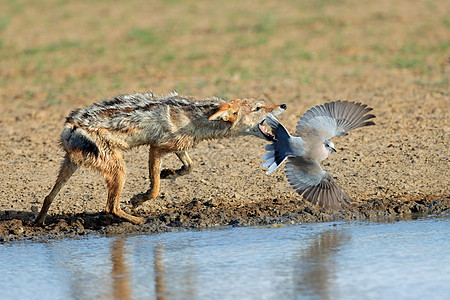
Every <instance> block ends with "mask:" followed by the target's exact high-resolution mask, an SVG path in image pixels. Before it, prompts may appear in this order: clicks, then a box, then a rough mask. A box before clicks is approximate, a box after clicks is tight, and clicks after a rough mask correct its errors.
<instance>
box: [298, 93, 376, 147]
mask: <svg viewBox="0 0 450 300" xmlns="http://www.w3.org/2000/svg"><path fill="white" fill-rule="evenodd" d="M371 110H372V108H370V107H367V105H366V104H361V103H357V102H349V101H341V100H338V101H333V102H328V103H325V104H321V105H317V106H314V107H313V108H311V109H309V110H308V111H307V112H306V113H305V114H304V115H303V116H302V117H301V118H300V120H299V121H298V123H297V127H296V133H297V135H298V136H300V137H302V136H303V135H305V134H309V133H311V131H312V132H314V133H315V134H318V135H321V136H322V137H323V138H324V139H330V138H332V137H335V136H344V135H347V133H346V132H347V131H349V130H352V129H355V128H359V127H363V126H369V125H375V123H374V122H372V121H371V120H370V119H372V118H375V116H374V115H372V114H367V113H368V112H370V111H371Z"/></svg>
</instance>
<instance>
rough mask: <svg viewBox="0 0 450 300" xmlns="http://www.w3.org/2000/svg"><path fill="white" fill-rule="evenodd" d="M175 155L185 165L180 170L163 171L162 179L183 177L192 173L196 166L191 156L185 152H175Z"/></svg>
mask: <svg viewBox="0 0 450 300" xmlns="http://www.w3.org/2000/svg"><path fill="white" fill-rule="evenodd" d="M175 154H176V155H177V156H178V158H179V159H180V160H181V162H182V163H183V165H182V166H181V168H179V169H178V170H174V169H163V170H162V171H161V178H163V179H170V178H175V177H178V176H183V175H186V174H189V173H191V172H192V167H193V166H194V163H193V162H192V159H191V158H190V157H189V154H188V153H187V152H186V151H185V150H183V151H177V152H175Z"/></svg>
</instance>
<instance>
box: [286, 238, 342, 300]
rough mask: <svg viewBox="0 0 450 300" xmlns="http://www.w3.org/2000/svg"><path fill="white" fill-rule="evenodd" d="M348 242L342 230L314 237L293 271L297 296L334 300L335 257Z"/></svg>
mask: <svg viewBox="0 0 450 300" xmlns="http://www.w3.org/2000/svg"><path fill="white" fill-rule="evenodd" d="M349 240H350V235H348V234H347V233H345V231H342V230H327V231H324V232H322V233H319V234H318V235H317V236H316V237H315V239H314V240H313V242H312V243H311V245H310V246H309V247H308V248H307V249H306V250H305V251H304V252H303V253H301V255H300V257H299V261H297V265H296V267H295V268H296V270H294V278H296V280H295V281H296V282H295V285H296V286H295V289H296V294H297V295H303V296H318V297H320V298H321V299H331V298H335V297H334V295H333V292H334V289H335V287H334V286H333V279H334V277H335V275H336V260H335V256H336V254H337V253H338V252H339V250H340V248H341V247H342V245H343V244H345V243H347V242H348V241H349Z"/></svg>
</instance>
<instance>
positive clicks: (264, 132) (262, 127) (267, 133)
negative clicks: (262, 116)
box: [258, 121, 275, 141]
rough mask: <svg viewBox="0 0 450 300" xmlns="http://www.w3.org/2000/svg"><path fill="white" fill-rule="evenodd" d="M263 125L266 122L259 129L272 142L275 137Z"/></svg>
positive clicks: (260, 124)
mask: <svg viewBox="0 0 450 300" xmlns="http://www.w3.org/2000/svg"><path fill="white" fill-rule="evenodd" d="M263 123H264V121H263V122H261V123H259V124H258V128H259V130H260V131H261V133H262V134H263V135H264V137H265V138H266V139H267V140H269V141H272V140H273V139H274V138H275V137H274V136H273V135H272V134H271V133H270V132H269V131H268V130H267V128H266V127H265V126H264V125H263Z"/></svg>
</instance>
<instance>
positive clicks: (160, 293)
mask: <svg viewBox="0 0 450 300" xmlns="http://www.w3.org/2000/svg"><path fill="white" fill-rule="evenodd" d="M153 259H154V264H155V291H156V299H159V300H165V299H166V285H165V281H166V274H165V270H164V248H163V246H161V245H157V246H155V247H154V248H153Z"/></svg>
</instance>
